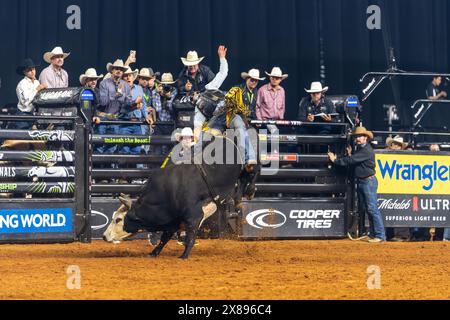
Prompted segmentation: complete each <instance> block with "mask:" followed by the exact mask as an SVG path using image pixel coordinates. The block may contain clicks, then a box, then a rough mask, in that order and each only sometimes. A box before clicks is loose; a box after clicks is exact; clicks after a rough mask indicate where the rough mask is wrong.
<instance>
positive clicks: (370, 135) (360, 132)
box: [352, 127, 373, 140]
mask: <svg viewBox="0 0 450 320" xmlns="http://www.w3.org/2000/svg"><path fill="white" fill-rule="evenodd" d="M352 136H366V137H367V138H369V140H372V139H373V133H372V131H368V130H367V129H366V128H364V127H356V129H355V131H354V132H353V133H352Z"/></svg>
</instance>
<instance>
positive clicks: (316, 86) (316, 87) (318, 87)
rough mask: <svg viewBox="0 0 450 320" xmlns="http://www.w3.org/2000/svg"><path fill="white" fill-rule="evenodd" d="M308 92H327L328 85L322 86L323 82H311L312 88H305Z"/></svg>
mask: <svg viewBox="0 0 450 320" xmlns="http://www.w3.org/2000/svg"><path fill="white" fill-rule="evenodd" d="M305 91H306V92H308V93H318V92H322V93H324V92H327V91H328V87H325V88H322V83H320V82H312V83H311V88H310V89H309V90H308V89H305Z"/></svg>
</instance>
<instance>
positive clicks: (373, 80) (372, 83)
mask: <svg viewBox="0 0 450 320" xmlns="http://www.w3.org/2000/svg"><path fill="white" fill-rule="evenodd" d="M375 82H376V81H375V78H373V79H372V81H370V83H369V84H368V86H367V87H366V88H365V89H363V91H362V92H363V94H366V93H367V91H369V90H370V89H371V88H372V86H373V85H374V84H375Z"/></svg>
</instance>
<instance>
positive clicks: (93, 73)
mask: <svg viewBox="0 0 450 320" xmlns="http://www.w3.org/2000/svg"><path fill="white" fill-rule="evenodd" d="M101 78H103V75H102V74H101V75H99V76H98V75H97V70H95V69H94V68H89V69H87V70H86V72H85V73H84V74H82V75H81V76H80V83H81V85H82V86H84V85H85V84H86V79H97V80H98V79H101Z"/></svg>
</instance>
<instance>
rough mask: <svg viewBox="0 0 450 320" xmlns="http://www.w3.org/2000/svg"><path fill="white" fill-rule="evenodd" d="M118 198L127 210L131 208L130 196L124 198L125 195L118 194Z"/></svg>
mask: <svg viewBox="0 0 450 320" xmlns="http://www.w3.org/2000/svg"><path fill="white" fill-rule="evenodd" d="M119 200H120V202H122V204H123V205H124V206H125V207H127V208H128V210H130V209H131V205H132V201H131V199H130V198H125V197H122V196H120V197H119Z"/></svg>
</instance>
